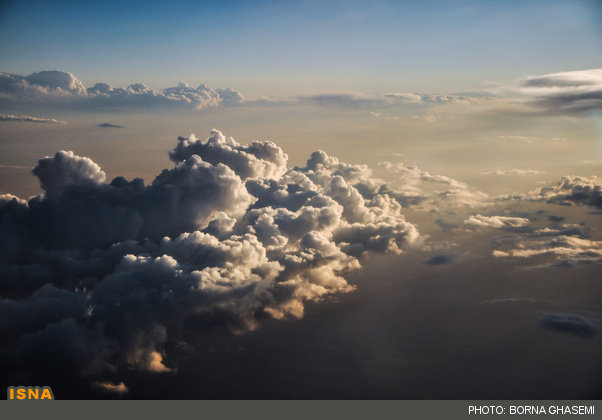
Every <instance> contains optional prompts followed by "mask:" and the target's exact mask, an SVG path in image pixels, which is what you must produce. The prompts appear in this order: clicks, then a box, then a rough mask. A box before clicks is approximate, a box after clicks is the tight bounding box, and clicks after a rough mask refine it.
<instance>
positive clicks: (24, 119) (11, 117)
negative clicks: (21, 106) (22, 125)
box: [0, 114, 67, 125]
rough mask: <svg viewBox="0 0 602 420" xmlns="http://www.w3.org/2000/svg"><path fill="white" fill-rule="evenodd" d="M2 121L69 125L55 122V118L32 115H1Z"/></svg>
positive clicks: (58, 121) (63, 122) (0, 119)
mask: <svg viewBox="0 0 602 420" xmlns="http://www.w3.org/2000/svg"><path fill="white" fill-rule="evenodd" d="M0 121H21V122H33V123H40V124H61V125H65V124H67V123H66V122H65V121H61V120H55V119H54V118H38V117H32V116H30V115H20V116H19V115H10V114H0Z"/></svg>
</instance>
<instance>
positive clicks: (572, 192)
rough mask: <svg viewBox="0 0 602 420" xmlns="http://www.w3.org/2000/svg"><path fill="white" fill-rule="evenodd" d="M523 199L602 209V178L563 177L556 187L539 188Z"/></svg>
mask: <svg viewBox="0 0 602 420" xmlns="http://www.w3.org/2000/svg"><path fill="white" fill-rule="evenodd" d="M523 198H524V199H527V200H533V201H539V200H545V201H547V202H548V203H555V204H561V205H571V204H581V205H588V206H594V207H598V208H602V178H600V177H597V176H593V177H590V178H587V177H582V176H571V175H568V176H563V177H562V178H561V179H560V182H559V183H558V184H557V185H555V186H554V187H543V188H538V189H536V190H534V191H531V192H529V193H528V194H526V195H525V196H524V197H523Z"/></svg>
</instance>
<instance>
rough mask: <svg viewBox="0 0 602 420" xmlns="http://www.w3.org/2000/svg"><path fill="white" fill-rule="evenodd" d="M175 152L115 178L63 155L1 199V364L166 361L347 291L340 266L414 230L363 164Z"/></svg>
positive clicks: (356, 263) (90, 371) (258, 145)
mask: <svg viewBox="0 0 602 420" xmlns="http://www.w3.org/2000/svg"><path fill="white" fill-rule="evenodd" d="M53 80H54V79H53ZM59 81H60V82H61V86H63V85H65V86H67V84H68V83H67V82H68V81H65V80H59ZM59 81H57V82H56V83H55V85H58V82H59ZM53 86H54V85H53ZM69 86H70V89H72V90H73V89H75V90H77V89H78V88H79V86H77V85H75V86H71V85H69ZM170 157H171V159H172V160H173V161H174V166H173V167H172V168H170V169H165V170H163V171H162V172H161V173H160V174H159V175H158V176H157V177H156V178H155V179H154V181H153V182H152V183H151V184H150V185H144V182H143V180H142V179H139V178H136V179H133V180H126V179H125V178H123V177H117V178H115V179H113V180H112V181H111V182H109V183H107V182H106V180H105V173H104V172H103V171H102V169H101V168H100V167H99V166H98V165H97V164H96V163H94V162H93V161H92V160H91V159H89V158H86V157H80V156H77V155H75V154H73V152H68V151H59V152H57V153H56V154H55V155H54V156H52V157H45V158H43V159H41V160H40V161H39V162H38V165H37V166H36V167H35V168H34V170H33V173H34V175H36V176H37V177H38V178H39V181H40V186H41V187H42V189H43V190H44V194H42V195H40V196H36V197H33V198H31V199H30V200H29V201H28V202H27V201H25V200H22V199H20V198H18V197H14V196H11V195H7V194H4V195H1V196H0V235H1V237H0V247H1V250H0V251H1V252H0V293H1V296H2V297H3V298H2V299H0V324H1V330H2V331H3V332H5V333H4V334H3V335H2V337H1V338H0V340H1V341H2V344H1V348H2V350H3V352H2V353H1V354H2V356H1V357H2V359H1V363H2V365H3V368H4V367H6V369H9V368H8V366H10V369H14V370H21V371H23V370H25V371H26V370H28V369H31V368H32V367H36V368H43V369H50V370H55V369H56V371H62V372H65V371H70V372H76V373H77V374H79V375H82V376H85V377H89V380H90V383H91V384H93V383H97V384H98V383H100V384H110V383H112V382H107V380H108V378H107V377H106V374H107V372H112V373H111V375H113V377H112V378H111V380H112V381H115V380H119V372H121V371H122V370H123V369H126V368H134V369H142V370H148V371H152V372H168V371H170V370H172V369H174V368H176V367H177V366H174V365H173V363H172V364H171V365H170V363H168V362H167V361H166V360H169V359H166V356H169V353H168V350H167V349H169V348H173V346H170V344H172V345H173V344H175V343H181V342H182V341H183V340H184V341H185V340H186V337H187V334H190V333H191V332H190V330H191V329H192V330H194V331H196V333H198V334H202V331H203V329H204V328H209V327H225V328H229V329H231V330H232V331H234V332H245V331H250V330H253V329H254V328H256V327H257V326H258V322H259V320H260V319H261V318H262V317H265V316H271V317H274V318H284V317H301V316H303V309H304V302H307V301H314V300H320V299H321V298H324V297H325V296H328V295H330V294H333V293H343V292H347V291H350V290H352V289H353V286H352V285H350V284H349V283H348V282H347V281H346V279H345V273H347V272H349V271H350V270H354V269H357V268H359V267H360V259H361V257H362V256H363V255H364V254H366V253H369V252H385V251H388V252H393V253H400V252H402V251H403V249H404V248H405V247H407V246H409V245H411V244H412V243H415V242H416V241H417V240H418V239H419V233H418V231H417V229H416V228H415V226H414V225H412V224H410V223H408V222H406V221H405V219H404V217H403V215H402V214H401V205H400V204H399V202H398V201H396V200H395V199H394V197H392V196H391V195H389V194H388V193H386V192H382V191H387V188H383V186H382V185H380V184H378V182H376V181H374V179H373V178H372V177H371V172H370V170H369V169H368V168H367V167H365V166H362V165H349V164H345V163H342V162H339V161H338V160H337V159H336V158H334V157H331V156H328V155H327V154H326V153H324V152H315V153H313V154H312V155H311V157H310V159H309V160H308V161H307V165H306V166H305V167H296V168H294V169H287V155H286V154H285V153H284V152H283V151H282V150H281V149H280V148H279V147H278V146H276V145H275V144H273V143H271V142H253V143H251V144H250V145H241V144H239V143H237V142H236V141H235V140H233V139H232V138H226V137H224V135H223V134H222V133H221V132H219V131H217V130H213V131H212V132H211V136H210V137H209V138H208V139H207V140H206V141H201V140H198V139H196V138H195V137H194V136H192V135H191V136H190V137H187V138H183V137H180V138H179V141H178V144H177V146H176V147H175V148H174V149H173V150H172V152H171V153H170ZM190 326H193V327H192V328H191V327H190ZM115 376H116V377H115ZM117 383H119V384H120V385H119V387H120V388H119V389H120V390H126V389H127V387H126V385H124V384H122V383H121V382H119V381H118V382H117ZM111 386H113V385H111ZM115 387H116V386H115ZM105 388H106V387H105ZM115 389H117V388H115ZM120 392H121V391H120Z"/></svg>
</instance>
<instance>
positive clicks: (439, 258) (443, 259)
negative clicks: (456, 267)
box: [424, 253, 456, 265]
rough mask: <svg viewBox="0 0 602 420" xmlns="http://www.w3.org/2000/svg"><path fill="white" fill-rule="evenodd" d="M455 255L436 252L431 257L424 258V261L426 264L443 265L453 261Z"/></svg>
mask: <svg viewBox="0 0 602 420" xmlns="http://www.w3.org/2000/svg"><path fill="white" fill-rule="evenodd" d="M455 259H456V257H455V256H454V255H452V254H448V253H437V254H435V255H433V256H432V257H431V258H429V259H428V260H426V261H425V262H424V263H425V264H428V265H443V264H451V263H452V262H454V260H455Z"/></svg>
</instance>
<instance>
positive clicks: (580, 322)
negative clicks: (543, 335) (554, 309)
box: [540, 313, 598, 338]
mask: <svg viewBox="0 0 602 420" xmlns="http://www.w3.org/2000/svg"><path fill="white" fill-rule="evenodd" d="M540 322H541V326H542V327H544V328H549V329H552V330H555V331H558V332H563V333H567V334H573V335H576V336H578V337H583V338H587V337H593V336H594V335H596V334H597V332H598V330H597V328H596V326H595V325H594V323H593V322H592V321H591V320H590V319H588V318H585V317H583V316H581V315H576V314H565V313H546V314H543V315H542V317H541V321H540Z"/></svg>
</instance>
